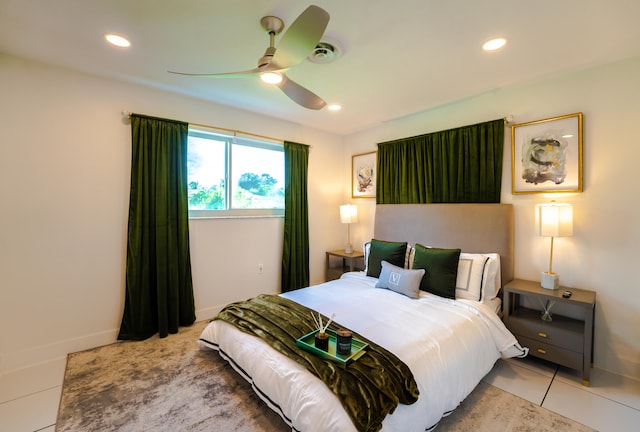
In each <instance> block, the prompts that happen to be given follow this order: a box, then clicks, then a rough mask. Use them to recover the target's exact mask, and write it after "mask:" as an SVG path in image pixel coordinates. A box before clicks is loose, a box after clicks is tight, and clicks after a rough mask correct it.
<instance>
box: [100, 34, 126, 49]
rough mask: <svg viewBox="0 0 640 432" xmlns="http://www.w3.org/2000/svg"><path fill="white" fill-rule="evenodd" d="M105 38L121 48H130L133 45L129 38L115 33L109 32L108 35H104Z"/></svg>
mask: <svg viewBox="0 0 640 432" xmlns="http://www.w3.org/2000/svg"><path fill="white" fill-rule="evenodd" d="M104 38H105V39H106V40H107V42H109V43H110V44H111V45H114V46H117V47H120V48H129V47H130V46H131V42H129V40H128V39H127V38H125V37H123V36H120V35H117V34H114V33H107V34H106V35H104Z"/></svg>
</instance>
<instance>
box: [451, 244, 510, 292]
mask: <svg viewBox="0 0 640 432" xmlns="http://www.w3.org/2000/svg"><path fill="white" fill-rule="evenodd" d="M499 290H500V255H498V254H495V253H489V254H470V253H464V252H463V253H461V254H460V261H459V262H458V276H457V280H456V298H463V299H468V300H475V301H482V300H490V299H493V298H495V297H496V296H497V295H498V291H499Z"/></svg>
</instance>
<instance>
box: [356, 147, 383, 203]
mask: <svg viewBox="0 0 640 432" xmlns="http://www.w3.org/2000/svg"><path fill="white" fill-rule="evenodd" d="M376 157H377V152H369V153H361V154H357V155H353V156H351V191H352V192H351V197H352V198H375V197H376V178H377V175H378V173H377V171H376Z"/></svg>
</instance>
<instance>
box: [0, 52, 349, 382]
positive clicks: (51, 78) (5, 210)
mask: <svg viewBox="0 0 640 432" xmlns="http://www.w3.org/2000/svg"><path fill="white" fill-rule="evenodd" d="M0 95H1V96H0V98H1V99H0V100H1V103H0V149H1V152H0V202H1V203H2V211H1V212H0V296H1V297H0V328H2V331H1V332H0V337H1V339H0V374H1V373H2V372H7V371H10V370H14V369H17V368H21V367H25V366H28V365H30V364H34V363H37V362H40V361H46V360H49V359H51V358H55V357H60V356H64V355H66V354H67V353H68V352H72V351H77V350H81V349H86V348H90V347H94V346H98V345H102V344H107V343H111V342H113V341H115V338H116V335H117V331H118V328H119V325H120V319H121V314H122V307H123V304H124V300H123V298H124V264H125V255H126V243H125V239H126V231H127V212H128V205H129V203H128V196H129V179H130V165H131V160H130V158H131V150H130V146H131V138H130V127H129V125H128V124H127V123H126V122H123V120H122V117H121V114H120V113H121V111H122V110H128V111H132V112H137V113H142V114H148V115H153V116H159V117H166V118H172V119H179V120H184V121H188V122H192V123H201V124H209V125H214V126H221V127H226V128H231V129H238V130H244V131H248V132H253V133H258V134H262V135H266V136H272V137H277V138H281V139H287V140H292V141H296V142H300V143H305V144H310V145H312V149H311V152H310V159H309V210H310V218H309V219H310V227H311V230H310V231H311V234H310V243H311V247H310V254H311V259H310V267H311V282H312V283H318V282H321V281H322V280H323V278H324V251H325V250H328V249H335V248H338V247H340V246H341V245H342V244H343V241H344V240H343V237H344V236H343V233H342V228H343V227H342V226H341V224H340V222H339V219H338V216H337V211H338V206H339V204H341V194H342V191H343V184H344V181H345V180H344V178H343V177H345V175H346V174H345V173H344V172H343V169H342V167H341V165H340V164H336V163H335V161H341V160H343V159H344V158H345V157H346V154H347V153H346V151H345V150H344V148H343V140H342V137H339V136H335V135H331V134H326V133H322V132H319V131H317V130H312V129H309V128H305V127H302V126H299V125H296V124H292V123H289V122H285V121H280V120H275V119H272V118H269V117H266V116H260V115H256V114H251V113H248V112H243V111H239V110H234V109H230V108H226V107H223V106H218V105H214V104H211V103H206V102H204V101H201V100H197V99H192V98H187V97H181V96H177V95H173V94H169V93H165V92H163V91H160V90H155V89H150V88H146V87H142V86H136V85H131V84H125V83H121V82H117V81H113V80H108V79H102V78H97V77H91V76H87V75H84V74H80V73H76V72H71V71H68V70H63V69H59V68H55V67H52V66H47V65H43V64H39V63H33V62H30V61H26V60H22V59H17V58H14V57H8V56H3V55H0ZM190 234H191V245H192V255H191V258H192V268H193V275H194V290H195V299H196V309H197V316H198V318H199V319H206V318H210V317H212V316H213V315H214V314H215V312H216V311H217V310H218V309H219V308H220V307H221V306H222V305H224V304H226V303H228V302H230V301H236V300H240V299H243V298H246V297H250V296H253V295H256V294H258V293H260V292H276V291H278V290H279V289H280V276H279V275H280V262H281V250H282V219H280V218H262V219H260V218H258V219H223V220H192V221H191V223H190ZM258 264H263V265H264V273H263V274H258V273H257V265H258Z"/></svg>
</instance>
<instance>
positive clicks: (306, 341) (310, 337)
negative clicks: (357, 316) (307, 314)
mask: <svg viewBox="0 0 640 432" xmlns="http://www.w3.org/2000/svg"><path fill="white" fill-rule="evenodd" d="M318 331H319V330H314V331H312V332H311V333H307V334H306V335H304V336H302V337H300V338H298V339H296V346H299V347H300V348H302V349H303V350H306V351H309V352H310V353H313V354H315V355H317V356H318V357H321V358H323V359H326V360H331V361H333V362H336V363H338V364H339V365H341V366H347V365H348V364H349V363H351V362H353V361H355V360H357V359H359V358H360V357H362V355H363V354H364V353H365V352H366V351H365V349H366V348H367V347H368V346H369V344H368V343H366V342H362V341H360V340H358V339H356V338H353V339H351V353H350V354H349V355H341V354H338V352H337V351H336V332H335V331H333V330H329V329H327V331H326V332H327V333H328V334H329V350H328V351H323V350H321V349H318V348H316V344H315V339H314V338H315V334H316V333H318Z"/></svg>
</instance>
